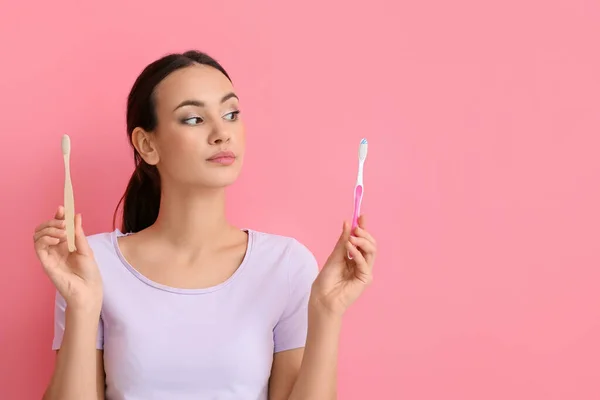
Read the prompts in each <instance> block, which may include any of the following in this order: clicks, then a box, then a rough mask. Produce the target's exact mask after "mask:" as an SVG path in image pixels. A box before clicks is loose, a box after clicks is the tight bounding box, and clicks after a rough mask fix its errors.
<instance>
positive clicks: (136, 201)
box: [113, 156, 160, 233]
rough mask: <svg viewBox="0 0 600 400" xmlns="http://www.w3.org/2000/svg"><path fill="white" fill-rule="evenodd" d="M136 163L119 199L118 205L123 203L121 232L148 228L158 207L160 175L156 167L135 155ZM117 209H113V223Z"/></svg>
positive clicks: (133, 231)
mask: <svg viewBox="0 0 600 400" xmlns="http://www.w3.org/2000/svg"><path fill="white" fill-rule="evenodd" d="M136 164H137V167H136V168H135V171H133V174H132V175H131V178H130V179H129V183H128V184H127V189H126V190H125V194H124V195H123V197H121V200H120V201H119V205H121V203H123V216H122V222H121V231H122V232H123V233H135V232H139V231H141V230H142V229H146V228H148V227H149V226H150V225H152V224H153V223H154V222H155V221H156V218H157V217H158V210H159V208H160V175H159V174H158V170H157V168H156V167H155V166H153V165H149V164H147V163H146V162H144V160H141V157H139V156H136ZM117 210H118V206H117ZM117 210H115V215H114V217H113V223H114V221H115V220H116V216H117Z"/></svg>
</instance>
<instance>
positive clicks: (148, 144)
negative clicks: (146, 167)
mask: <svg viewBox="0 0 600 400" xmlns="http://www.w3.org/2000/svg"><path fill="white" fill-rule="evenodd" d="M153 139H154V135H153V134H152V133H150V132H146V131H145V130H144V129H142V128H139V127H138V128H135V129H134V130H133V132H132V133H131V142H132V144H133V147H135V149H136V150H137V152H138V153H139V155H140V156H141V157H142V159H143V160H144V161H145V162H146V163H147V164H150V165H156V164H158V160H159V159H160V157H159V154H158V149H157V148H156V145H155V144H154V142H153Z"/></svg>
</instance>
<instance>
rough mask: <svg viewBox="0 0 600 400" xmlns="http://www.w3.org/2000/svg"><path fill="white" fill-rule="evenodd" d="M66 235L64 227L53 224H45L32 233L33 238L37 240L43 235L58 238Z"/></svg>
mask: <svg viewBox="0 0 600 400" xmlns="http://www.w3.org/2000/svg"><path fill="white" fill-rule="evenodd" d="M66 235H67V231H66V230H65V229H62V228H57V227H54V226H47V227H45V228H43V229H42V230H40V231H37V232H36V233H35V234H34V235H33V240H34V241H37V240H39V239H40V238H42V237H44V236H48V237H51V238H55V239H59V240H60V239H61V238H63V237H65V236H66Z"/></svg>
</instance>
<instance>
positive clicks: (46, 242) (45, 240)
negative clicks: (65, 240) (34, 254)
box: [35, 236, 60, 250]
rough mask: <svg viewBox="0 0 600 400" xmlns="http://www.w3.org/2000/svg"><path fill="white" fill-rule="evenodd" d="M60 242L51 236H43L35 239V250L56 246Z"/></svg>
mask: <svg viewBox="0 0 600 400" xmlns="http://www.w3.org/2000/svg"><path fill="white" fill-rule="evenodd" d="M59 243H60V239H59V238H56V237H52V236H43V237H41V238H39V239H38V240H36V241H35V248H36V250H41V249H43V248H46V247H50V246H56V245H57V244H59Z"/></svg>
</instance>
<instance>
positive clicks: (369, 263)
mask: <svg viewBox="0 0 600 400" xmlns="http://www.w3.org/2000/svg"><path fill="white" fill-rule="evenodd" d="M351 234H352V235H351ZM348 253H350V255H351V256H352V259H348V256H347V254H348ZM376 253H377V245H376V243H375V239H374V238H373V236H371V234H369V232H367V231H366V230H365V223H364V217H363V216H362V215H361V216H360V218H359V219H358V226H357V227H356V229H355V231H354V232H350V225H349V224H348V223H347V222H344V226H343V229H342V234H341V235H340V238H339V240H338V242H337V243H336V245H335V248H334V249H333V251H332V253H331V255H330V256H329V258H328V259H327V262H326V263H325V265H324V266H323V269H322V270H321V272H320V273H319V275H318V276H317V278H316V279H315V281H314V283H313V287H312V292H311V303H312V305H314V306H316V307H319V308H322V309H324V310H325V311H327V312H330V313H333V314H334V315H337V316H341V315H342V314H343V313H344V311H346V309H347V308H348V307H349V306H350V305H351V304H352V303H354V301H355V300H356V299H358V297H359V296H360V295H361V294H362V292H363V291H364V290H365V288H366V287H367V286H368V285H369V284H370V283H371V282H372V280H373V264H374V262H375V255H376Z"/></svg>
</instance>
